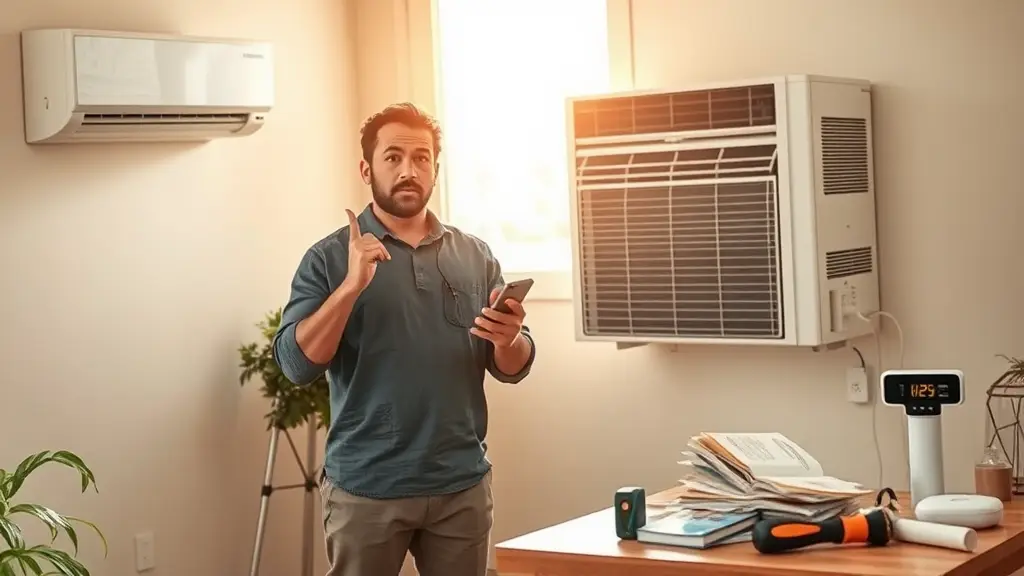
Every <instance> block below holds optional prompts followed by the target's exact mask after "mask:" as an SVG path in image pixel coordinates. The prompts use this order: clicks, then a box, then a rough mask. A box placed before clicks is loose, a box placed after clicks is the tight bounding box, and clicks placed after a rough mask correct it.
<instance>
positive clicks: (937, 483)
mask: <svg viewBox="0 0 1024 576" xmlns="http://www.w3.org/2000/svg"><path fill="white" fill-rule="evenodd" d="M907 427H908V429H909V436H910V438H909V442H910V448H909V451H910V501H911V506H912V507H914V508H916V507H917V503H918V502H920V501H921V500H924V499H925V498H927V497H929V496H935V495H936V494H943V493H944V492H945V490H946V482H945V478H944V476H943V475H944V470H943V465H942V419H941V417H940V416H938V415H934V416H909V417H908V418H907Z"/></svg>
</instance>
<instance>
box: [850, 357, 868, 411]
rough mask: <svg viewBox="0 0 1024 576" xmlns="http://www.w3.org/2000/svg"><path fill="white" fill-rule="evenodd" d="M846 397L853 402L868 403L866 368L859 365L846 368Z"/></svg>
mask: <svg viewBox="0 0 1024 576" xmlns="http://www.w3.org/2000/svg"><path fill="white" fill-rule="evenodd" d="M846 399H847V400H849V401H850V402H853V403H854V404H867V403H868V373H867V370H865V369H863V368H861V367H859V366H858V367H856V368H847V369H846Z"/></svg>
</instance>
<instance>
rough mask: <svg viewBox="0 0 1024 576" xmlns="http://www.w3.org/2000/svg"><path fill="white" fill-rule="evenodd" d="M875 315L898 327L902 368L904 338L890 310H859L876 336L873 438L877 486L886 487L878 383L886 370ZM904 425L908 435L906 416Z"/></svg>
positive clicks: (898, 358)
mask: <svg viewBox="0 0 1024 576" xmlns="http://www.w3.org/2000/svg"><path fill="white" fill-rule="evenodd" d="M875 316H880V317H883V318H888V319H889V320H890V321H891V322H892V324H893V326H895V327H896V335H897V337H898V340H899V354H898V356H897V362H896V368H897V369H902V368H903V352H904V340H903V327H902V326H900V322H899V320H897V319H896V317H895V316H893V315H892V314H890V313H889V312H886V311H884V310H878V311H876V312H869V313H868V314H863V313H861V312H857V317H858V318H860V319H861V320H863V321H864V322H868V323H869V324H871V325H872V327H871V333H872V334H873V335H874V337H875V359H876V361H875V370H876V374H875V375H874V376H875V377H874V381H875V385H874V386H872V388H873V389H874V390H875V391H876V392H875V396H874V400H873V401H872V402H871V436H872V439H873V440H874V443H875V456H876V457H877V458H878V486H877V488H878V489H881V488H883V487H884V486H883V485H882V481H883V480H884V474H883V466H884V465H883V463H882V446H881V443H880V442H879V440H878V400H879V398H878V394H880V392H879V390H880V385H879V384H878V378H880V377H881V375H882V372H884V370H883V369H882V337H881V333H880V332H881V330H880V326H881V323H879V326H875V325H874V322H873V318H874V317H875ZM902 427H903V435H904V436H906V434H907V429H906V428H907V422H906V419H905V418H904V419H902ZM901 444H902V445H903V459H904V460H908V459H909V458H910V454H908V453H907V444H906V442H901ZM909 483H910V479H909V478H907V485H908V486H909Z"/></svg>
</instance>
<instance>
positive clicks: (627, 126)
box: [573, 84, 775, 138]
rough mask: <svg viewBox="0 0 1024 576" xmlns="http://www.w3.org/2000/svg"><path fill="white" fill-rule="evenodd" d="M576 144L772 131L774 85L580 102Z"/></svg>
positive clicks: (575, 113)
mask: <svg viewBox="0 0 1024 576" xmlns="http://www.w3.org/2000/svg"><path fill="white" fill-rule="evenodd" d="M573 116H574V122H575V136H576V138H591V137H600V136H622V135H638V134H654V133H659V132H679V131H691V130H712V129H722V128H743V127H754V126H773V125H774V124H775V87H774V86H773V85H771V84H763V85H753V86H741V87H735V88H717V89H711V90H693V91H686V92H673V93H664V94H645V95H637V96H620V97H611V98H602V99H597V100H581V101H578V102H575V103H574V105H573Z"/></svg>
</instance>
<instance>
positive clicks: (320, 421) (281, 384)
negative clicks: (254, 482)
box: [0, 308, 331, 576]
mask: <svg viewBox="0 0 1024 576" xmlns="http://www.w3.org/2000/svg"><path fill="white" fill-rule="evenodd" d="M256 326H257V327H259V329H260V332H261V333H262V335H263V341H262V342H250V343H249V344H243V345H242V346H241V347H239V349H238V353H239V354H240V355H241V357H242V362H241V364H240V366H241V368H242V374H241V376H240V377H239V381H240V383H241V384H242V385H243V386H244V385H245V384H246V382H248V381H249V380H251V379H252V378H254V377H256V376H259V377H260V379H261V380H262V381H263V387H262V388H260V391H261V392H262V393H263V397H264V398H269V399H270V400H271V409H270V412H268V413H267V414H266V418H267V429H268V430H269V429H271V428H273V427H275V426H276V427H278V428H281V429H282V430H290V429H292V428H296V427H298V426H301V425H303V424H305V423H306V422H308V421H310V419H311V418H315V419H316V426H317V428H325V427H326V426H327V423H328V422H329V421H330V414H331V407H330V392H329V389H328V387H327V376H326V375H325V374H321V375H320V376H319V377H318V378H317V379H316V380H315V381H313V382H312V383H311V384H309V385H307V386H297V385H295V384H293V383H292V382H291V381H290V380H288V379H287V378H285V376H284V374H283V373H282V372H281V367H280V366H278V364H277V361H276V360H274V336H275V335H276V334H277V329H278V327H280V326H281V309H280V308H278V309H277V310H275V311H273V312H270V313H268V314H267V315H266V317H265V318H264V319H263V320H262V321H261V322H259V323H258V324H257V325H256ZM0 576H3V575H2V574H0Z"/></svg>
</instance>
